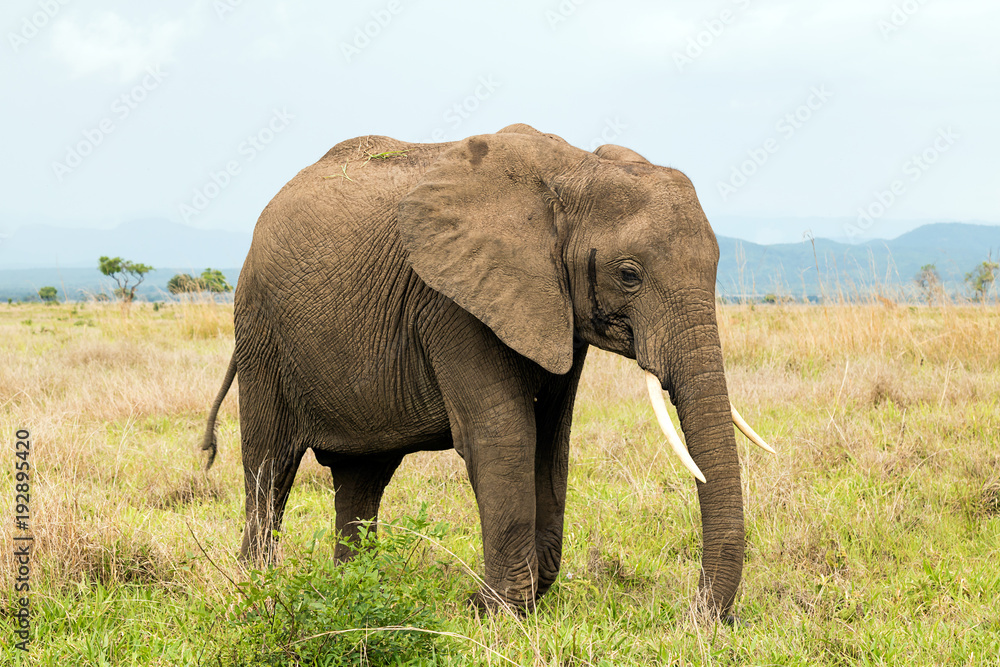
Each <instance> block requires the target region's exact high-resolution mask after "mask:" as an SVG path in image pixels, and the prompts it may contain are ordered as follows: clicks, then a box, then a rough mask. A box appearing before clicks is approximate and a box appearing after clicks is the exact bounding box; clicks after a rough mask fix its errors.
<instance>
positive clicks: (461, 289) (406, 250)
mask: <svg viewBox="0 0 1000 667" xmlns="http://www.w3.org/2000/svg"><path fill="white" fill-rule="evenodd" d="M390 151H401V152H400V153H393V154H389V155H380V154H383V153H387V152H390ZM372 155H376V156H378V157H375V158H372V157H371V156H372ZM345 165H346V166H345ZM345 174H346V177H345V176H344V175H345ZM718 257H719V250H718V245H717V243H716V240H715V236H714V234H713V233H712V229H711V227H710V226H709V224H708V220H707V219H706V218H705V214H704V213H703V212H702V209H701V206H700V205H699V203H698V198H697V196H696V195H695V190H694V187H693V186H692V184H691V182H690V181H689V180H688V179H687V177H685V176H684V175H683V174H682V173H680V172H679V171H676V170H673V169H669V168H666V167H658V166H654V165H652V164H650V163H649V162H647V161H646V160H645V159H643V158H642V157H641V156H639V155H638V154H636V153H634V152H632V151H630V150H628V149H626V148H622V147H620V146H613V145H608V146H602V147H601V148H599V149H598V150H597V151H595V153H588V152H586V151H583V150H580V149H578V148H574V147H572V146H570V145H569V144H567V143H566V142H565V141H563V140H562V139H560V138H559V137H556V136H554V135H545V134H542V133H540V132H538V131H537V130H534V129H533V128H530V127H528V126H526V125H514V126H511V127H508V128H505V129H504V130H501V131H500V132H498V133H496V134H491V135H481V136H476V137H469V138H468V139H465V140H462V141H457V142H452V143H443V144H409V143H405V142H401V141H396V140H394V139H390V138H388V137H380V136H371V137H363V138H361V139H351V140H348V141H345V142H343V143H341V144H338V145H337V146H335V147H333V148H332V149H331V150H330V151H329V152H328V153H327V154H326V155H325V156H323V158H322V159H320V160H319V161H318V162H317V163H316V164H314V165H312V166H310V167H306V168H305V169H303V170H302V171H301V172H299V174H298V175H297V176H296V177H295V178H293V179H292V180H291V181H290V182H289V183H288V184H287V185H286V186H285V187H284V188H282V190H281V192H279V193H278V195H277V196H276V197H275V198H274V199H273V200H272V201H271V203H270V204H268V206H267V208H265V209H264V212H263V213H262V214H261V216H260V220H259V221H258V222H257V227H256V229H255V231H254V236H253V244H252V245H251V248H250V252H249V255H248V256H247V260H246V263H245V265H244V267H243V271H242V273H241V274H240V279H239V284H238V286H237V289H236V297H235V301H236V303H235V324H236V350H235V353H234V356H233V362H232V364H231V366H230V371H229V373H228V374H227V377H226V382H225V385H224V386H223V388H222V391H221V392H220V394H219V397H218V399H217V400H216V404H215V406H214V407H213V411H212V416H211V418H210V423H209V429H208V432H207V434H206V439H205V442H204V448H205V449H207V450H210V452H211V456H212V457H214V455H215V440H214V434H213V426H214V420H215V414H216V411H217V409H218V404H219V403H220V402H221V401H222V398H223V397H224V395H225V392H226V390H227V389H228V387H229V384H230V382H231V381H232V376H233V374H234V373H237V374H238V375H239V379H240V405H239V409H240V422H241V440H242V449H243V466H244V471H245V476H246V494H247V500H246V529H245V532H244V536H243V545H242V549H241V554H242V556H243V557H244V558H246V559H250V560H254V561H259V560H261V559H264V558H266V557H267V554H268V550H269V548H270V530H271V529H276V528H278V527H279V526H280V524H281V516H282V512H283V511H284V507H285V501H286V499H287V497H288V492H289V489H290V487H291V485H292V480H293V479H294V477H295V472H296V469H297V468H298V466H299V462H300V460H301V458H302V455H303V453H304V452H305V451H306V449H307V448H309V447H311V448H312V449H313V451H314V452H315V455H316V458H317V459H318V460H319V462H320V463H322V464H323V465H325V466H328V467H329V468H330V470H331V471H332V473H333V483H334V488H335V504H336V514H337V530H338V531H340V532H341V533H342V534H343V535H344V536H345V537H346V538H349V539H350V538H355V537H356V536H357V526H356V524H353V523H352V522H353V521H356V520H358V519H375V517H376V514H377V512H378V507H379V502H380V500H381V497H382V492H383V489H384V488H385V486H386V484H387V483H388V482H389V479H390V478H391V477H392V474H393V471H394V470H395V469H396V467H397V466H398V465H399V463H400V461H401V460H402V458H403V456H404V455H406V454H408V453H410V452H415V451H418V450H432V449H448V448H450V447H454V448H455V450H456V451H457V452H458V454H459V455H460V456H461V457H462V458H463V459H464V460H465V463H466V466H467V468H468V474H469V479H470V481H471V483H472V487H473V489H474V491H475V495H476V500H477V503H478V505H479V516H480V521H481V525H482V534H483V549H484V561H485V578H486V582H487V583H488V585H489V586H490V587H491V588H492V589H493V590H494V591H495V592H496V594H497V595H498V596H499V598H500V599H502V600H503V601H505V602H508V603H511V604H514V605H518V606H522V607H529V608H530V607H531V606H532V605H533V604H534V602H535V600H537V598H538V597H539V596H541V595H542V594H544V593H545V592H546V591H547V590H548V588H549V587H550V586H551V585H552V582H553V581H554V580H555V578H556V575H557V573H558V571H559V563H560V557H561V551H562V538H563V511H564V508H565V501H566V478H567V461H568V448H569V433H570V423H571V420H572V414H573V401H574V398H575V396H576V390H577V384H578V382H579V379H580V372H581V370H582V368H583V363H584V358H585V357H586V354H587V349H588V346H590V345H596V346H597V347H600V348H603V349H605V350H610V351H612V352H615V353H617V354H621V355H623V356H625V357H628V358H634V359H636V360H637V361H638V364H639V366H640V367H642V368H643V369H645V370H648V371H650V372H651V373H653V374H655V375H656V377H658V378H659V379H660V382H661V383H662V386H663V388H664V389H666V390H668V391H669V392H670V396H671V398H672V400H673V401H674V404H675V405H676V406H677V410H678V414H679V416H680V422H681V427H682V429H683V431H684V433H685V434H686V437H687V445H688V448H689V449H690V451H691V454H692V456H693V458H694V460H695V462H696V463H697V465H698V467H699V468H700V469H701V470H702V472H703V473H704V474H705V477H706V478H707V479H708V483H707V484H701V483H698V496H699V500H700V504H701V513H702V526H703V534H704V550H703V567H702V574H701V582H700V585H701V593H702V594H703V595H704V598H703V599H704V600H705V601H706V602H707V606H708V607H709V608H710V609H712V610H713V611H714V612H716V613H719V614H724V615H725V614H729V613H730V610H731V608H732V604H733V600H734V598H735V595H736V590H737V587H738V586H739V583H740V576H741V573H742V567H743V539H744V537H743V535H744V533H743V504H742V499H741V491H740V469H739V461H738V458H737V452H736V442H735V437H734V431H733V426H732V423H731V420H730V408H729V399H728V394H727V390H726V379H725V375H724V373H723V361H722V350H721V348H720V344H719V333H718V329H717V325H716V317H715V274H716V265H717V263H718ZM210 464H211V461H210V462H209V465H210ZM608 529H609V530H613V529H614V527H613V526H609V528H608ZM337 555H338V557H339V558H349V557H350V555H351V550H350V548H349V547H342V548H341V549H340V551H339V552H338V554H337ZM480 595H481V597H480V600H479V601H480V603H486V604H487V606H489V600H490V599H491V596H490V595H489V594H486V593H485V592H484V593H481V594H480Z"/></svg>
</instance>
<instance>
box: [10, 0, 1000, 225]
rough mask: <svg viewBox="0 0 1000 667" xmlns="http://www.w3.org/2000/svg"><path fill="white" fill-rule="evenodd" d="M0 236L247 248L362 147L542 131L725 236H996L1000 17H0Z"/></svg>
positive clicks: (274, 9) (828, 10)
mask: <svg viewBox="0 0 1000 667" xmlns="http://www.w3.org/2000/svg"><path fill="white" fill-rule="evenodd" d="M0 28H2V29H3V33H4V43H3V44H2V45H0V54H2V55H0V90H3V91H4V103H3V104H2V105H0V120H2V121H3V123H2V126H3V127H4V128H5V132H4V139H3V142H4V147H5V150H4V155H5V157H6V159H4V160H3V161H0V182H2V183H3V196H2V197H0V234H9V233H11V232H12V231H13V230H14V229H16V228H17V227H19V226H21V225H27V224H37V223H44V224H50V225H56V226H61V227H98V228H111V227H114V226H116V225H118V224H121V223H124V222H129V221H133V220H137V219H147V218H162V219H167V220H170V221H172V222H178V223H184V224H187V225H190V226H192V227H198V228H206V229H207V228H218V229H227V230H244V231H250V230H252V229H253V225H254V223H255V221H256V219H257V216H258V215H259V214H260V211H261V210H262V209H263V207H264V206H265V205H266V204H267V202H268V201H269V200H270V199H271V197H272V196H274V194H275V193H276V192H277V191H278V190H279V189H280V188H281V186H282V185H284V184H285V183H286V182H287V181H288V180H289V179H290V178H292V177H293V176H294V175H295V174H296V172H297V171H298V170H300V169H302V168H303V167H305V166H307V165H308V164H310V163H312V162H314V161H315V160H317V159H318V158H319V157H321V156H322V155H323V153H325V152H326V150H327V149H329V148H330V147H331V146H333V145H334V144H336V143H338V142H340V141H343V140H345V139H349V138H352V137H357V136H361V135H365V134H382V135H388V136H392V137H395V138H398V139H402V140H407V141H452V140H456V139H461V138H464V137H466V136H471V135H475V134H482V133H488V132H495V131H496V130H498V129H500V128H502V127H504V126H506V125H509V124H512V123H517V122H523V123H528V124H530V125H533V126H535V127H536V128H538V129H540V130H542V131H543V132H550V133H554V134H558V135H560V136H562V137H564V138H565V139H566V140H567V141H569V142H570V143H572V144H574V145H576V146H579V147H581V148H586V149H590V150H592V149H593V148H595V147H596V146H598V145H600V144H603V143H617V144H621V145H624V146H628V147H629V148H632V149H634V150H636V151H638V152H639V153H641V154H643V155H644V156H646V157H647V158H648V159H650V160H651V161H653V162H655V163H657V164H662V165H668V166H671V167H674V168H677V169H680V170H682V171H684V172H685V173H686V174H687V175H688V176H689V177H690V178H691V180H692V181H693V182H694V184H695V186H696V188H697V190H698V194H699V198H700V200H701V203H702V207H703V208H704V209H705V212H706V213H707V215H708V217H709V220H710V221H712V223H713V227H714V228H715V230H716V232H717V233H719V234H725V235H729V236H737V237H740V238H744V239H748V240H751V241H756V242H766V243H771V242H795V241H799V240H801V239H802V238H803V235H805V234H809V233H811V234H814V235H816V236H825V237H829V238H838V239H841V240H844V239H846V240H850V241H855V242H856V241H864V240H867V239H871V238H891V237H894V236H896V235H898V234H899V233H902V232H904V231H907V230H908V229H911V228H913V227H915V226H917V225H919V224H922V223H926V222H939V221H964V222H981V223H990V224H1000V196H998V193H1000V189H998V184H1000V161H998V160H997V154H998V149H1000V123H998V122H997V109H998V108H1000V40H997V39H996V34H997V33H998V32H1000V3H997V2H996V1H995V0H949V1H948V2H945V1H944V0H923V1H922V2H921V1H919V0H840V1H838V2H803V1H799V2H791V1H785V0H770V1H768V0H712V1H709V2H705V1H693V0H691V1H679V2H669V3H663V2H654V1H641V0H626V1H616V2H610V1H604V2H598V1H597V0H550V1H548V2H546V1H542V2H537V1H536V2H530V1H514V2H504V3H500V2H490V3H485V2H483V3H457V2H453V3H448V2H439V1H436V0H365V1H361V2H351V3H346V2H319V1H315V0H313V1H304V2H287V3H286V2H267V3H261V2H246V1H243V0H196V1H188V2H184V1H176V2H170V3H166V2H157V3H143V4H142V5H141V6H140V5H139V3H135V2H116V1H114V0H92V1H91V2H87V3H83V2H76V1H74V0H6V2H5V3H4V5H3V9H2V10H0Z"/></svg>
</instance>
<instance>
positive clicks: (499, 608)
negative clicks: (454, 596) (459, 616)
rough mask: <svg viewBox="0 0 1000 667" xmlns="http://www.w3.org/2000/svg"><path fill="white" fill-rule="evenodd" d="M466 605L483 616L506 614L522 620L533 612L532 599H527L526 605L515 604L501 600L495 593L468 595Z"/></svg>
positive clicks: (482, 592)
mask: <svg viewBox="0 0 1000 667" xmlns="http://www.w3.org/2000/svg"><path fill="white" fill-rule="evenodd" d="M468 604H469V606H470V607H472V608H474V609H475V610H476V611H477V612H479V613H480V614H482V615H483V616H487V615H493V614H496V613H501V614H502V613H508V614H513V615H515V616H518V617H520V618H524V617H525V616H527V615H528V614H530V613H532V612H534V611H535V600H534V599H529V600H528V601H527V602H526V603H515V602H510V601H508V600H504V599H502V598H501V597H500V596H499V595H497V594H496V593H493V592H489V591H482V590H479V591H476V592H475V593H473V594H472V595H470V596H469V600H468Z"/></svg>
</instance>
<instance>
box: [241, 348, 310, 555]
mask: <svg viewBox="0 0 1000 667" xmlns="http://www.w3.org/2000/svg"><path fill="white" fill-rule="evenodd" d="M254 361H255V362H256V363H254V364H241V365H240V367H239V373H240V441H241V448H242V457H243V479H244V485H245V491H246V527H245V529H244V531H243V544H242V546H241V547H240V559H241V560H242V561H244V562H249V563H254V564H258V565H259V564H264V563H267V562H269V561H270V558H271V550H272V546H273V544H272V542H273V537H272V532H273V531H275V530H278V529H279V528H281V520H282V517H283V515H284V513H285V503H286V501H287V500H288V493H289V491H291V488H292V482H294V481H295V473H296V472H297V471H298V468H299V463H300V462H301V461H302V455H303V454H304V453H305V446H304V444H303V442H302V440H301V437H300V435H299V432H298V428H297V426H296V420H295V417H294V415H293V414H292V412H291V410H289V408H288V407H287V405H286V404H285V401H284V399H283V397H282V396H281V394H280V392H278V391H276V387H275V382H276V377H277V374H276V373H273V372H269V370H270V368H271V366H270V365H265V363H264V362H267V361H270V359H267V358H264V359H263V360H262V361H261V360H257V359H255V360H254ZM244 367H246V369H245V370H244Z"/></svg>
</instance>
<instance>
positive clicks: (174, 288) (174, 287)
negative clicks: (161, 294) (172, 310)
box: [167, 273, 201, 294]
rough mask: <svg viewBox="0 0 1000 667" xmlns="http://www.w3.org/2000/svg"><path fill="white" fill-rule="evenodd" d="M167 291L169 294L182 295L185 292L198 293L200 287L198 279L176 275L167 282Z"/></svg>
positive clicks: (183, 274)
mask: <svg viewBox="0 0 1000 667" xmlns="http://www.w3.org/2000/svg"><path fill="white" fill-rule="evenodd" d="M167 291H168V292H170V293H171V294H184V293H185V292H199V291H201V285H200V284H199V283H198V279H197V278H194V277H192V276H191V274H189V273H178V274H176V275H175V276H174V277H173V278H171V279H170V280H168V281H167Z"/></svg>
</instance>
